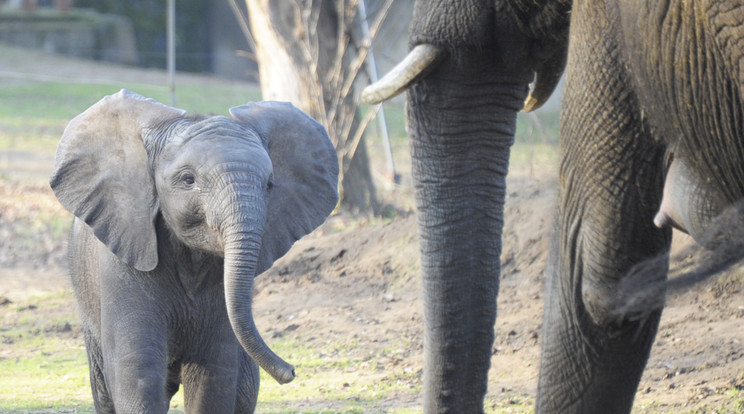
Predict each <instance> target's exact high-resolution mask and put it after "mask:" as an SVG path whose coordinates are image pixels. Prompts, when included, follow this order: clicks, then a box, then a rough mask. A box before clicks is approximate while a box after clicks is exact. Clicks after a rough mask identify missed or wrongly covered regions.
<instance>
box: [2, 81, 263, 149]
mask: <svg viewBox="0 0 744 414" xmlns="http://www.w3.org/2000/svg"><path fill="white" fill-rule="evenodd" d="M121 88H127V89H130V90H132V91H134V92H137V93H139V94H141V95H144V96H146V97H148V98H153V99H155V100H157V101H160V102H162V103H166V104H167V103H168V102H169V100H170V93H169V91H168V88H167V87H165V86H157V85H146V84H76V83H62V82H35V83H32V84H24V85H12V86H4V87H0V150H17V151H33V152H39V151H40V152H53V151H54V149H55V148H56V146H57V143H58V142H59V138H60V136H61V135H62V131H63V130H64V127H65V125H67V122H68V121H69V120H70V119H72V118H74V117H75V116H77V115H78V114H80V113H81V112H83V111H85V110H86V109H87V108H88V107H90V106H91V105H93V104H94V103H96V102H98V100H100V99H101V98H102V97H104V96H106V95H110V94H112V93H116V92H117V91H119V90H120V89H121ZM260 99H261V93H260V91H259V90H258V89H256V88H251V87H246V88H237V87H235V86H231V85H228V84H218V85H208V86H205V85H197V84H184V85H178V86H177V90H176V102H177V106H178V107H180V108H183V109H186V110H187V111H189V112H195V113H201V114H218V115H227V114H228V109H229V108H230V107H233V106H236V105H240V104H242V103H245V102H249V101H257V100H260Z"/></svg>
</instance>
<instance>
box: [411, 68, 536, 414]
mask: <svg viewBox="0 0 744 414" xmlns="http://www.w3.org/2000/svg"><path fill="white" fill-rule="evenodd" d="M480 55H487V54H484V53H481V54H480ZM469 56H479V54H477V53H473V54H470V55H469ZM474 60H475V61H474V62H452V61H450V62H445V63H444V64H443V65H445V67H444V68H443V70H437V71H435V72H434V73H433V74H432V75H431V76H429V77H428V78H426V80H424V81H421V82H419V83H418V84H416V85H415V86H414V87H413V88H412V89H411V90H410V91H409V96H408V111H409V113H408V120H409V121H408V123H409V131H410V134H411V142H410V145H411V156H412V173H413V176H414V187H415V195H416V204H417V208H418V229H419V242H420V249H421V267H422V273H423V288H424V323H425V326H426V330H425V331H426V336H425V339H424V348H425V368H424V370H425V378H424V404H425V412H482V411H483V398H484V396H485V392H486V388H487V379H488V369H489V366H490V357H491V348H492V346H493V340H494V331H493V328H494V323H495V320H496V297H497V294H498V288H499V272H500V262H499V256H500V253H501V233H502V227H503V204H504V199H505V192H506V181H505V178H506V173H507V169H508V164H509V161H508V160H509V150H510V146H511V144H512V143H513V140H514V133H515V128H516V116H517V112H518V111H519V110H520V109H521V108H522V104H523V102H524V99H525V97H526V95H527V92H528V91H527V89H528V88H527V85H528V83H529V81H530V80H531V79H530V78H531V75H532V74H531V73H529V72H528V71H525V72H524V73H516V74H514V73H504V72H499V71H498V69H494V68H497V67H498V66H497V65H496V64H497V62H493V61H488V59H486V60H484V61H479V60H478V59H474Z"/></svg>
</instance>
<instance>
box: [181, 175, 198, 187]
mask: <svg viewBox="0 0 744 414" xmlns="http://www.w3.org/2000/svg"><path fill="white" fill-rule="evenodd" d="M181 181H183V183H184V184H186V185H188V186H192V185H194V181H195V180H194V175H193V174H184V175H183V177H181Z"/></svg>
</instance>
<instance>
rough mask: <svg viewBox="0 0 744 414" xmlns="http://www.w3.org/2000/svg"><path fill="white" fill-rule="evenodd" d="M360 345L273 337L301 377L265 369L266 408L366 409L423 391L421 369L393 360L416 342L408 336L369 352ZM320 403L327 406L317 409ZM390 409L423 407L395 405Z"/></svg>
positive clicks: (262, 407) (275, 345)
mask: <svg viewBox="0 0 744 414" xmlns="http://www.w3.org/2000/svg"><path fill="white" fill-rule="evenodd" d="M357 345H358V344H357V343H356V342H355V340H353V339H352V340H347V341H343V342H342V343H330V344H327V345H326V344H323V346H318V344H315V343H313V341H312V340H307V339H305V338H292V339H279V340H276V341H273V342H272V344H271V346H272V349H274V350H275V351H276V352H277V353H278V354H279V355H282V357H284V358H285V359H286V360H287V361H292V363H293V364H294V365H295V369H296V372H297V378H296V379H295V380H294V381H293V382H291V383H289V384H286V385H279V384H277V382H276V381H274V380H273V379H272V378H271V377H270V376H268V375H267V374H266V373H265V372H264V371H261V391H260V394H259V397H258V401H259V407H260V411H261V412H265V413H292V412H298V409H301V411H302V412H306V413H309V412H323V413H357V412H359V413H362V412H370V409H371V408H372V407H378V408H375V409H376V410H377V409H380V408H379V407H384V406H386V402H388V401H391V399H396V400H399V399H401V397H403V398H404V399H405V400H413V399H415V398H416V396H418V395H419V394H420V392H421V378H420V375H421V372H420V370H416V369H414V368H412V367H405V366H402V365H395V364H392V363H390V362H389V361H391V360H394V359H395V354H396V353H397V352H400V350H401V349H406V348H407V347H409V346H410V341H409V340H408V339H406V338H397V339H393V338H390V339H389V345H388V346H387V347H386V349H384V350H382V351H380V352H376V353H374V354H366V355H365V354H363V353H362V352H360V348H359V347H358V346H357ZM383 361H384V362H383ZM396 405H397V404H396ZM319 406H321V407H324V408H323V409H322V411H314V410H318V407H319ZM301 407H308V409H302V408H301ZM385 412H390V413H406V412H418V411H416V410H415V409H408V408H395V407H389V409H387V408H386V409H385Z"/></svg>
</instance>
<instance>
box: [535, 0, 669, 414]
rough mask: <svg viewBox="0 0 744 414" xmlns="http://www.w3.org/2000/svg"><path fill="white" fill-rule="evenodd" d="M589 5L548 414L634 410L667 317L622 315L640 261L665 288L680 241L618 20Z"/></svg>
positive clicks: (567, 128)
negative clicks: (617, 36)
mask: <svg viewBox="0 0 744 414" xmlns="http://www.w3.org/2000/svg"><path fill="white" fill-rule="evenodd" d="M585 3H586V2H583V3H580V4H578V2H577V3H575V4H574V5H575V7H574V10H573V13H574V14H573V17H572V22H571V24H572V26H571V40H570V43H569V44H570V46H569V64H568V71H567V80H566V82H567V83H566V90H565V92H564V97H563V105H564V107H563V111H564V112H563V114H562V125H561V146H562V148H561V152H562V161H561V168H560V175H561V176H560V190H559V206H558V212H557V215H556V221H555V224H554V226H555V229H554V234H553V239H552V244H551V252H550V257H549V264H548V272H547V273H548V274H547V277H548V281H547V284H548V285H547V293H546V305H545V317H544V321H543V339H542V341H543V345H542V362H541V368H540V380H539V385H538V401H537V412H539V413H556V412H561V413H628V412H630V410H631V407H632V403H633V397H634V395H635V391H636V388H637V386H638V383H639V381H640V378H641V375H642V372H643V369H644V367H645V364H646V361H647V359H648V355H649V352H650V349H651V345H652V343H653V340H654V336H655V334H656V330H657V327H658V323H659V318H660V314H661V312H660V311H653V310H640V311H638V312H634V313H633V314H623V313H619V308H620V306H621V305H622V303H621V302H620V299H621V297H622V295H621V293H623V292H626V290H623V289H621V288H620V287H621V286H627V285H628V281H629V280H630V279H629V277H634V276H633V275H634V272H636V271H637V270H638V269H639V267H638V265H639V264H645V266H644V268H645V269H646V273H647V274H645V275H644V279H645V280H646V281H649V280H653V279H656V280H658V281H663V280H664V278H665V277H666V270H667V261H666V255H667V251H668V248H669V244H670V241H671V234H670V232H669V231H668V230H660V229H658V228H656V227H655V226H654V222H653V219H654V215H655V212H656V209H658V207H659V204H660V202H661V195H662V188H663V179H664V177H663V176H664V152H665V149H664V147H663V146H662V145H661V144H659V143H658V142H656V141H654V140H653V139H652V138H651V137H650V136H649V135H648V133H647V132H646V131H648V128H647V127H645V126H644V120H643V113H642V111H641V110H640V109H639V107H638V104H637V100H636V96H635V95H634V93H633V91H632V88H631V82H630V80H629V78H628V74H627V73H626V72H625V70H624V67H625V66H624V65H623V64H622V62H621V61H620V57H619V56H620V53H619V50H618V45H617V44H616V43H615V42H614V41H613V36H612V35H611V33H609V32H604V31H603V30H607V29H601V28H607V27H610V24H609V20H608V19H606V16H605V15H604V12H603V10H601V9H590V7H593V6H591V5H587V4H585ZM623 282H625V283H623ZM629 285H630V286H631V287H632V286H633V283H630V284H629Z"/></svg>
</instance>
